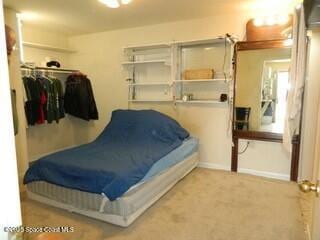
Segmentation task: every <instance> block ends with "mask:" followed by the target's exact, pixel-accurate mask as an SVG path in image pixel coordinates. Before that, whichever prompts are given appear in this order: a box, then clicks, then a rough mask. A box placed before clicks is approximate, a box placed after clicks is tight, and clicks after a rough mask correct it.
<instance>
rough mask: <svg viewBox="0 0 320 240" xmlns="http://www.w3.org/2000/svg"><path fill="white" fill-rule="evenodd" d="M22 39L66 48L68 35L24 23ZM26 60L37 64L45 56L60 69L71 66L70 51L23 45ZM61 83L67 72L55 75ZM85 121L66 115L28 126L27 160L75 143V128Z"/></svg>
mask: <svg viewBox="0 0 320 240" xmlns="http://www.w3.org/2000/svg"><path fill="white" fill-rule="evenodd" d="M22 30H23V31H22V35H23V41H25V42H31V43H38V44H42V45H49V46H54V47H59V48H66V49H68V48H69V42H68V38H67V36H66V35H65V34H62V33H59V32H52V31H47V30H43V29H41V28H35V27H28V26H27V25H25V24H23V28H22ZM24 55H25V56H24V58H25V62H35V63H36V65H37V66H41V63H42V62H44V61H45V58H46V57H50V58H51V59H52V60H58V61H59V62H60V64H61V67H62V68H70V67H71V66H70V53H65V52H57V51H52V50H44V49H38V48H33V47H27V46H25V47H24ZM55 76H56V77H58V79H60V80H61V81H62V82H64V81H65V79H66V77H67V76H68V75H66V74H58V75H55ZM82 124H84V126H86V123H82V120H78V119H75V118H73V117H70V116H68V115H67V116H66V117H65V118H64V119H61V120H60V122H59V124H57V123H55V122H54V123H52V124H42V125H36V126H29V127H28V129H27V144H28V160H29V161H34V160H36V159H38V158H39V157H41V156H43V155H45V154H48V153H51V152H55V151H57V150H60V149H64V148H68V147H72V146H74V145H75V144H76V143H75V139H74V129H78V128H82V127H83V125H82Z"/></svg>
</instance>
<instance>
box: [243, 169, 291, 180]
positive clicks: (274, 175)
mask: <svg viewBox="0 0 320 240" xmlns="http://www.w3.org/2000/svg"><path fill="white" fill-rule="evenodd" d="M238 172H239V173H246V174H251V175H255V176H260V177H266V178H273V179H278V180H284V181H290V175H286V174H281V173H273V172H265V171H257V170H253V169H248V168H239V169H238Z"/></svg>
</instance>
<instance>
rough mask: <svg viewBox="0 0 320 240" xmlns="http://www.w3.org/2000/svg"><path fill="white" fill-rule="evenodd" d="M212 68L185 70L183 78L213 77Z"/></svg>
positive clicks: (199, 78)
mask: <svg viewBox="0 0 320 240" xmlns="http://www.w3.org/2000/svg"><path fill="white" fill-rule="evenodd" d="M213 78H214V70H213V69H193V70H185V71H184V73H183V79H184V80H201V79H213Z"/></svg>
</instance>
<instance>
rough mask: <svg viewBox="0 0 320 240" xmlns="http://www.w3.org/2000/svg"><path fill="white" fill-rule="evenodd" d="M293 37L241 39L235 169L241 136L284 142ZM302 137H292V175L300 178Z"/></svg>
mask: <svg viewBox="0 0 320 240" xmlns="http://www.w3.org/2000/svg"><path fill="white" fill-rule="evenodd" d="M290 43H291V42H290V40H268V41H252V42H238V43H237V44H236V50H235V93H234V116H233V134H232V135H233V143H234V145H233V147H232V164H231V169H232V171H237V170H238V153H239V149H238V145H239V139H247V140H257V141H270V142H278V143H281V142H282V140H283V139H282V137H283V132H284V123H285V114H286V106H287V102H286V101H287V94H288V90H289V87H290V86H289V75H290V65H291V44H290ZM299 151H300V137H299V135H296V136H295V137H294V139H293V141H292V154H291V173H290V179H291V180H292V181H297V178H298V166H299V154H300V152H299Z"/></svg>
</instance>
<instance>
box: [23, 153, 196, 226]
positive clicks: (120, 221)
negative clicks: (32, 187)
mask: <svg viewBox="0 0 320 240" xmlns="http://www.w3.org/2000/svg"><path fill="white" fill-rule="evenodd" d="M187 159H190V160H191V159H193V160H194V164H193V165H192V166H190V167H189V168H188V169H187V170H186V172H185V173H184V174H182V175H181V177H180V178H178V179H177V180H176V181H174V182H172V183H170V184H169V185H168V186H167V187H166V188H165V189H164V190H162V191H160V192H159V193H158V194H157V195H156V196H155V197H154V198H152V199H151V200H149V201H148V202H146V203H145V204H144V206H142V207H141V208H139V209H138V210H137V211H136V212H134V213H132V214H131V215H129V216H127V217H123V216H119V215H113V214H107V213H101V212H99V211H92V210H83V209H79V208H76V207H74V206H72V205H69V204H65V203H61V202H58V201H55V200H52V199H50V198H47V197H44V196H41V195H39V194H35V193H33V192H31V191H28V190H27V195H28V198H30V199H32V200H35V201H38V202H41V203H44V204H48V205H50V206H54V207H57V208H61V209H65V210H68V211H69V212H74V213H79V214H82V215H85V216H88V217H91V218H94V219H98V220H101V221H105V222H108V223H112V224H115V225H118V226H121V227H128V226H129V225H130V224H131V223H133V222H134V221H135V220H136V219H137V218H138V217H139V216H140V215H141V214H142V213H143V212H144V211H146V210H147V209H148V208H149V207H150V206H152V205H153V204H154V203H155V202H156V201H158V200H159V199H160V198H161V197H162V196H163V195H164V194H165V193H167V192H168V191H169V190H170V189H171V188H172V187H173V186H174V185H175V184H176V183H177V182H179V181H180V180H181V179H182V178H184V177H185V176H186V175H188V174H189V173H190V172H191V171H192V170H193V169H194V168H195V167H196V166H197V165H198V163H199V154H198V152H196V153H194V154H192V155H191V156H189V157H188V158H187Z"/></svg>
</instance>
